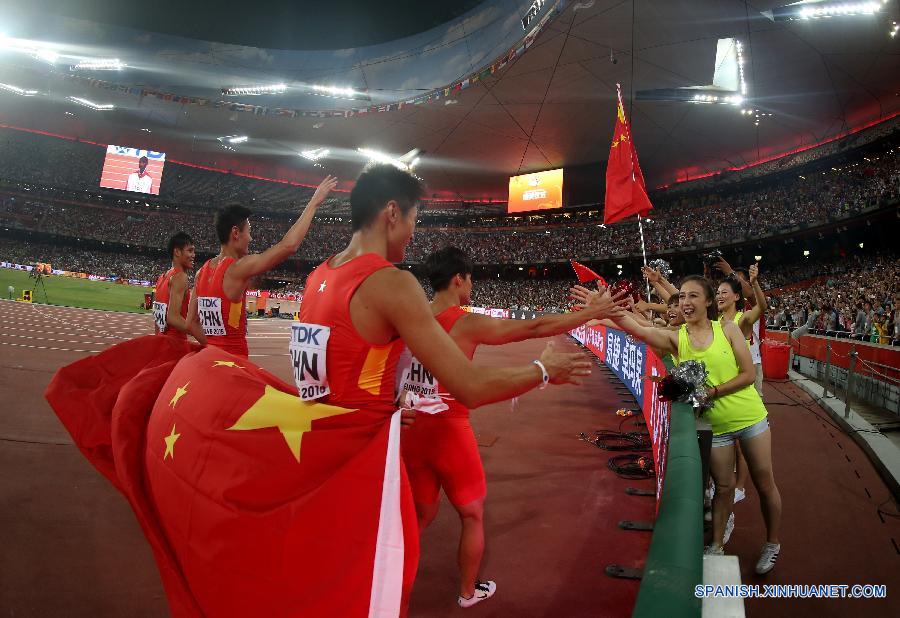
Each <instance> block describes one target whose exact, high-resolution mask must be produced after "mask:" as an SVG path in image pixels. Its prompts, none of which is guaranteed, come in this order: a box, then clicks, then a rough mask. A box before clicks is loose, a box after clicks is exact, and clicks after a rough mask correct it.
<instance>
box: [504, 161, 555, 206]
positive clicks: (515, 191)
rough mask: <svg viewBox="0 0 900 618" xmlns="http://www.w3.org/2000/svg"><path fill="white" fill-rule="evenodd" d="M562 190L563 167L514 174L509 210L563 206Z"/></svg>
mask: <svg viewBox="0 0 900 618" xmlns="http://www.w3.org/2000/svg"><path fill="white" fill-rule="evenodd" d="M562 190H563V171H562V168H559V169H556V170H547V171H545V172H535V173H534V174H523V175H521V176H512V177H510V179H509V207H508V209H507V212H526V211H529V210H545V209H549V208H561V207H562V205H563V203H562V194H563V193H562Z"/></svg>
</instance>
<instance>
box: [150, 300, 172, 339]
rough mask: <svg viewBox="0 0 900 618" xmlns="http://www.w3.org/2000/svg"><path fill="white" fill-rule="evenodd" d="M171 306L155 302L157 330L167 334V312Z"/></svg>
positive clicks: (154, 316) (154, 312) (154, 317)
mask: <svg viewBox="0 0 900 618" xmlns="http://www.w3.org/2000/svg"><path fill="white" fill-rule="evenodd" d="M168 309H169V305H168V304H166V303H161V302H158V301H154V302H153V320H154V321H155V322H156V330H158V331H159V332H161V333H164V332H166V312H167V311H168Z"/></svg>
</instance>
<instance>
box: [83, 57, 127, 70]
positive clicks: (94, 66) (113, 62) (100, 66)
mask: <svg viewBox="0 0 900 618" xmlns="http://www.w3.org/2000/svg"><path fill="white" fill-rule="evenodd" d="M126 66H127V65H125V64H123V63H122V62H121V61H120V60H119V59H118V58H87V59H85V60H81V61H80V62H78V64H75V65H74V66H72V70H73V71H121V70H122V69H124V68H125V67H126Z"/></svg>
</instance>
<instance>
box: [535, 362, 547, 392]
mask: <svg viewBox="0 0 900 618" xmlns="http://www.w3.org/2000/svg"><path fill="white" fill-rule="evenodd" d="M533 362H534V364H535V365H537V366H538V368H539V369H540V370H541V390H544V389H545V388H547V385H548V384H549V383H550V374H549V373H547V368H546V367H544V363H542V362H541V361H539V360H536V361H533Z"/></svg>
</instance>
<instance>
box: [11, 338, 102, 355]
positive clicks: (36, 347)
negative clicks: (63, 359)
mask: <svg viewBox="0 0 900 618" xmlns="http://www.w3.org/2000/svg"><path fill="white" fill-rule="evenodd" d="M0 345H9V346H13V347H16V348H31V349H33V350H56V351H59V352H86V353H88V354H97V353H98V352H100V350H78V349H75V348H51V347H48V346H45V345H27V344H24V343H9V342H7V341H0Z"/></svg>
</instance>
